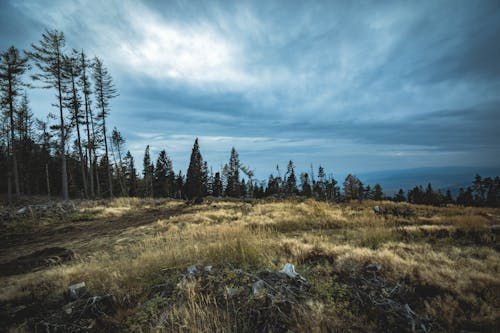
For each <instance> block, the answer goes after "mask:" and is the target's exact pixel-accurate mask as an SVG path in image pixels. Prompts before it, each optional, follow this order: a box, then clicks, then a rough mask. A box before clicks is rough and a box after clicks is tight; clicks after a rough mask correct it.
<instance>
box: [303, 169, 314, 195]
mask: <svg viewBox="0 0 500 333" xmlns="http://www.w3.org/2000/svg"><path fill="white" fill-rule="evenodd" d="M300 183H301V185H300V187H301V189H302V193H301V194H302V195H303V196H306V197H308V198H310V197H311V195H312V189H311V184H310V181H309V174H308V173H307V172H303V173H301V174H300Z"/></svg>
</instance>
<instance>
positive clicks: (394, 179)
mask: <svg viewBox="0 0 500 333" xmlns="http://www.w3.org/2000/svg"><path fill="white" fill-rule="evenodd" d="M476 174H480V175H481V176H482V177H488V176H489V177H495V176H500V166H498V167H428V168H414V169H403V170H386V171H376V172H366V173H359V174H357V176H358V177H359V179H361V181H362V182H363V183H364V184H370V185H372V186H373V185H374V184H376V183H379V184H380V185H382V188H383V189H384V193H386V194H394V193H395V192H397V191H399V189H400V188H402V189H404V190H408V189H411V188H413V187H414V186H416V185H422V186H424V187H425V186H427V184H428V183H431V184H432V187H433V188H434V189H435V190H438V189H442V190H447V189H450V190H451V191H452V193H453V194H456V193H457V192H458V190H459V189H460V187H464V188H465V187H467V186H470V185H471V183H472V181H473V179H474V176H475V175H476Z"/></svg>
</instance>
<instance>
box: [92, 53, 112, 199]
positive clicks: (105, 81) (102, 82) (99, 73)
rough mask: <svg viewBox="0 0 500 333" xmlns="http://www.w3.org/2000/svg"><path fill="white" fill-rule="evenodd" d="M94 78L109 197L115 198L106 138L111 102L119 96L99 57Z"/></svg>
mask: <svg viewBox="0 0 500 333" xmlns="http://www.w3.org/2000/svg"><path fill="white" fill-rule="evenodd" d="M93 77H94V90H95V98H96V101H97V107H98V108H99V113H98V114H97V117H98V119H100V121H101V128H102V135H103V139H104V149H105V157H106V162H107V166H106V168H107V174H108V190H109V196H110V197H113V180H112V175H111V166H110V164H109V153H108V141H107V136H106V117H107V116H108V115H109V107H110V106H109V103H110V100H111V99H112V98H114V97H116V96H118V94H117V92H116V89H115V86H114V84H113V79H112V78H111V75H110V74H109V73H108V70H107V69H106V67H104V65H103V63H102V61H101V60H100V59H99V58H97V57H95V58H94V64H93Z"/></svg>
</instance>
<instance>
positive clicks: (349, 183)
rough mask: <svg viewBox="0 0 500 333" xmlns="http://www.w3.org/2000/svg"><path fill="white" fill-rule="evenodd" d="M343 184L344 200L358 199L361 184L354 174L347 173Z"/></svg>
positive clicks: (361, 187) (360, 192)
mask: <svg viewBox="0 0 500 333" xmlns="http://www.w3.org/2000/svg"><path fill="white" fill-rule="evenodd" d="M343 185H344V195H345V198H346V200H348V201H349V200H358V199H360V198H361V195H362V189H363V184H362V183H361V181H360V180H359V179H358V178H357V177H356V176H354V175H352V174H348V175H347V177H346V178H345V180H344V184H343Z"/></svg>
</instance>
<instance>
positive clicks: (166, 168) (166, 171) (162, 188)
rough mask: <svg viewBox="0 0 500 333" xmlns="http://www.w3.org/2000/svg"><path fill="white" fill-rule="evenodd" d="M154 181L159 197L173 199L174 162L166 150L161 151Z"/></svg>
mask: <svg viewBox="0 0 500 333" xmlns="http://www.w3.org/2000/svg"><path fill="white" fill-rule="evenodd" d="M154 179H155V182H154V185H155V195H156V196H158V197H171V196H172V194H173V191H174V188H173V187H174V171H173V169H172V161H171V160H170V158H169V157H168V156H167V152H166V151H165V150H162V151H160V154H159V155H158V159H157V160H156V167H155V171H154Z"/></svg>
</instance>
